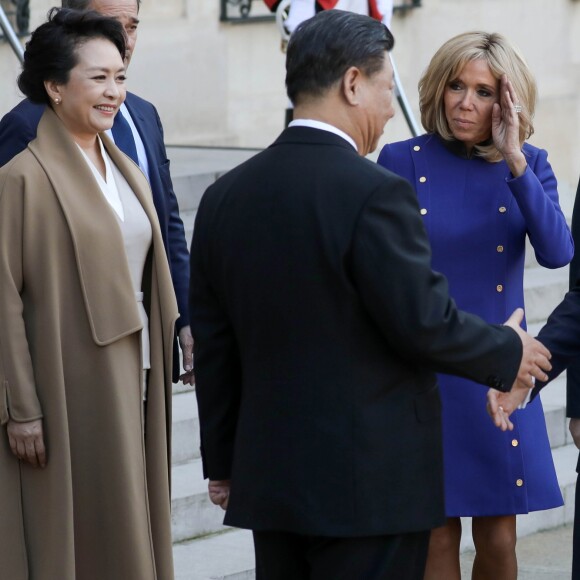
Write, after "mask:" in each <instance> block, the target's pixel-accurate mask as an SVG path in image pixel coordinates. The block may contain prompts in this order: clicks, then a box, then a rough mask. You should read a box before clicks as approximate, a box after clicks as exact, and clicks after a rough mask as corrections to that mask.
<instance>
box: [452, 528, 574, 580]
mask: <svg viewBox="0 0 580 580" xmlns="http://www.w3.org/2000/svg"><path fill="white" fill-rule="evenodd" d="M516 550H517V554H518V568H519V571H518V580H570V579H571V576H572V526H571V525H566V526H562V527H560V528H555V529H552V530H547V531H543V532H536V533H535V534H532V535H530V536H526V537H524V538H520V539H519V540H518V543H517V548H516ZM473 556H474V553H473V552H471V551H469V552H464V553H463V554H462V557H461V579H462V580H470V579H471V565H472V563H473ZM490 580H493V579H490Z"/></svg>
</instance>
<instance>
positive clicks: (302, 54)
mask: <svg viewBox="0 0 580 580" xmlns="http://www.w3.org/2000/svg"><path fill="white" fill-rule="evenodd" d="M394 44H395V39H394V38H393V35H392V34H391V32H390V31H389V29H388V28H387V27H386V26H385V25H384V24H383V23H381V22H379V21H378V20H374V19H372V18H370V17H368V16H362V15H361V14H355V13H353V12H345V11H343V10H325V11H323V12H319V13H318V14H317V15H316V16H313V17H312V18H310V19H308V20H305V21H304V22H302V23H301V24H300V25H299V26H298V27H297V28H296V30H295V31H294V32H293V33H292V36H291V37H290V42H289V43H288V50H287V53H286V91H287V93H288V97H289V98H290V100H291V101H292V102H293V103H294V104H296V102H297V101H298V100H299V99H300V97H301V96H304V95H310V96H320V95H322V94H323V93H324V92H325V91H326V90H327V89H329V88H330V87H331V86H333V85H334V84H335V83H336V82H337V81H339V80H340V79H341V78H342V77H343V76H344V73H345V72H346V71H347V70H348V69H349V68H350V67H352V66H355V67H357V68H359V69H360V70H361V71H362V72H363V73H364V74H365V75H367V76H372V75H373V74H375V73H377V72H378V71H379V70H381V68H382V67H383V65H384V59H385V53H386V52H387V51H389V50H391V49H392V48H393V46H394Z"/></svg>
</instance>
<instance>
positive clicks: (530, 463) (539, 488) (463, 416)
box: [378, 134, 574, 517]
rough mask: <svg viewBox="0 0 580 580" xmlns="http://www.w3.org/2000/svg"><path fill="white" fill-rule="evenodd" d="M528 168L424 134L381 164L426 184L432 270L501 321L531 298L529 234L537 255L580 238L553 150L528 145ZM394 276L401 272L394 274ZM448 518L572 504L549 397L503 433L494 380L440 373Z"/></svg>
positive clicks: (563, 249)
mask: <svg viewBox="0 0 580 580" xmlns="http://www.w3.org/2000/svg"><path fill="white" fill-rule="evenodd" d="M523 152H524V154H525V155H526V158H527V162H528V167H527V169H526V171H525V173H524V174H523V175H522V176H520V177H517V178H514V177H513V176H512V175H511V173H510V171H509V169H508V167H507V164H506V163H505V162H504V161H502V162H499V163H489V162H487V161H485V160H483V159H482V158H480V157H477V156H472V157H471V158H468V157H467V155H466V152H465V148H464V146H463V144H462V143H461V142H458V141H454V142H451V143H450V142H446V141H444V140H443V139H441V138H440V137H439V136H437V135H433V134H431V135H422V136H420V137H416V138H414V139H410V140H408V141H402V142H399V143H394V144H391V145H387V146H385V147H384V148H383V150H382V151H381V154H380V156H379V159H378V163H379V164H380V165H382V166H383V167H386V168H387V169H390V170H391V171H393V172H395V173H397V174H399V175H401V176H403V177H405V178H407V179H408V180H409V181H410V182H411V184H413V186H414V187H415V190H416V191H417V196H418V198H419V204H420V207H421V214H422V215H423V217H424V223H425V226H426V229H427V232H428V234H429V239H430V241H431V246H432V251H433V269H434V270H438V271H440V272H442V273H443V274H445V276H446V277H447V279H448V280H449V286H450V293H451V296H452V297H453V298H454V299H455V300H456V302H457V304H458V306H459V307H460V308H461V309H463V310H466V311H468V312H473V313H475V314H478V315H479V316H481V317H482V318H483V319H484V320H486V321H487V322H490V323H495V324H501V323H503V322H504V321H505V320H506V319H507V318H508V317H509V315H510V314H511V313H512V312H513V311H514V309H515V308H517V307H523V306H524V290H523V274H524V257H525V255H524V254H525V238H526V235H528V236H529V238H530V241H531V243H532V245H533V247H534V251H535V254H536V258H537V260H538V262H539V263H540V264H541V265H542V266H545V267H547V268H559V267H562V266H565V265H566V264H568V262H570V260H571V259H572V255H573V252H574V246H573V242H572V236H571V234H570V231H569V229H568V226H567V225H566V221H565V219H564V215H563V214H562V211H561V209H560V206H559V204H558V192H557V184H556V178H555V176H554V173H553V171H552V168H551V166H550V164H549V162H548V159H547V153H546V151H544V150H542V149H538V148H536V147H533V146H531V145H529V144H525V145H524V148H523ZM393 275H396V273H394V274H393ZM439 384H440V387H441V399H442V406H443V445H444V446H443V449H444V465H445V502H446V513H447V516H448V517H458V516H498V515H510V514H522V513H527V512H530V511H536V510H543V509H548V508H553V507H557V506H560V505H562V504H563V499H562V495H561V493H560V488H559V486H558V481H557V478H556V473H555V469H554V463H553V461H552V454H551V451H550V444H549V441H548V435H547V432H546V423H545V419H544V414H543V409H542V403H541V401H540V397H536V399H535V400H534V401H533V402H532V403H531V404H529V405H528V406H527V407H526V409H523V410H520V411H516V412H515V413H514V414H513V415H512V421H513V423H514V430H513V431H507V432H505V433H504V432H501V431H500V430H499V429H497V428H496V427H495V426H494V425H493V423H492V422H491V420H490V418H489V416H488V415H487V413H486V408H485V405H486V392H487V389H486V388H485V387H482V386H481V385H477V384H475V383H471V382H470V381H468V380H466V379H461V378H458V377H452V376H448V375H439Z"/></svg>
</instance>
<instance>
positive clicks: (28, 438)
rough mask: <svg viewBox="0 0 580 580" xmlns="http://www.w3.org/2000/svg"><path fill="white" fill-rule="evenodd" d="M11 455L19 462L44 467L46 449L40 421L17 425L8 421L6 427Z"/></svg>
mask: <svg viewBox="0 0 580 580" xmlns="http://www.w3.org/2000/svg"><path fill="white" fill-rule="evenodd" d="M6 431H7V433H8V441H9V442H10V449H12V453H14V455H16V457H18V459H20V460H21V461H26V462H27V463H30V465H32V466H34V467H39V466H40V467H45V466H46V448H45V446H44V436H43V432H42V419H37V420H35V421H27V422H26V423H17V422H16V421H12V420H10V421H8V425H7V426H6Z"/></svg>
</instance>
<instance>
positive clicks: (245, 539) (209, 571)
mask: <svg viewBox="0 0 580 580" xmlns="http://www.w3.org/2000/svg"><path fill="white" fill-rule="evenodd" d="M173 559H174V562H175V580H254V579H255V577H256V575H255V572H254V567H255V559H254V545H253V542H252V533H251V532H250V531H248V530H234V529H231V530H230V531H227V532H224V533H221V534H216V535H213V536H208V537H206V538H200V539H199V540H194V541H191V542H184V543H179V544H175V545H174V546H173Z"/></svg>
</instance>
